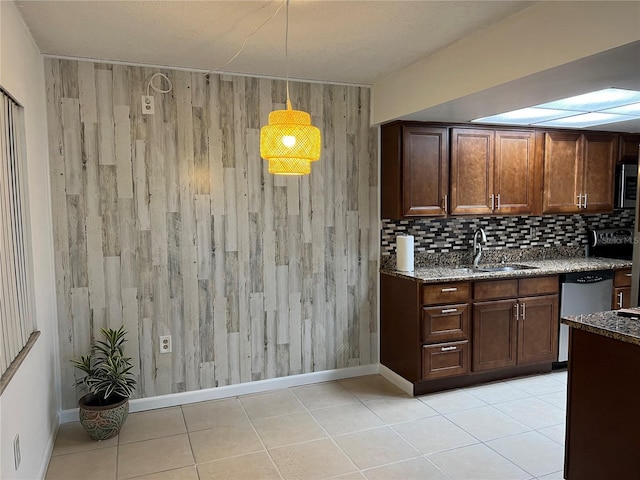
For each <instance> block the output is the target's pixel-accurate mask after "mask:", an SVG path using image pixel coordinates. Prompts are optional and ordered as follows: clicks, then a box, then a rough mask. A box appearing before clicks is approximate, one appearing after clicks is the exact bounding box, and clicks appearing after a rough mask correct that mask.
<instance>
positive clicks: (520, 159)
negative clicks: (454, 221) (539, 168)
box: [450, 128, 539, 215]
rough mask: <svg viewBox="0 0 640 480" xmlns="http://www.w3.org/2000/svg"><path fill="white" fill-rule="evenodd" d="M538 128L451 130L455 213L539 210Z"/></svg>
mask: <svg viewBox="0 0 640 480" xmlns="http://www.w3.org/2000/svg"><path fill="white" fill-rule="evenodd" d="M535 163H536V162H535V134H534V132H533V130H492V129H478V128H453V129H452V130H451V188H450V191H451V214H453V215H493V214H495V215H513V214H520V215H522V214H531V213H536V211H537V210H539V209H536V206H537V205H536V204H537V200H536V199H537V198H539V197H538V196H537V195H536V192H537V190H538V187H537V186H538V184H539V183H538V182H536V178H535V174H536V167H535Z"/></svg>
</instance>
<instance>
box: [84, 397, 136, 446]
mask: <svg viewBox="0 0 640 480" xmlns="http://www.w3.org/2000/svg"><path fill="white" fill-rule="evenodd" d="M78 407H79V408H80V423H81V424H82V426H83V427H84V429H85V431H86V432H87V433H88V434H89V436H90V437H91V438H93V439H94V440H106V439H108V438H111V437H115V436H116V435H117V434H118V433H119V432H120V428H122V425H123V424H124V421H125V420H126V419H127V415H128V414H129V399H128V398H123V399H122V400H120V401H119V402H117V403H113V404H111V405H98V402H97V401H96V400H95V396H94V395H92V394H87V395H85V396H84V397H82V398H81V399H80V400H78Z"/></svg>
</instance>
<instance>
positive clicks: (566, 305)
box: [558, 270, 613, 362]
mask: <svg viewBox="0 0 640 480" xmlns="http://www.w3.org/2000/svg"><path fill="white" fill-rule="evenodd" d="M561 283H562V289H561V293H560V295H561V296H560V316H561V317H566V316H567V315H580V314H581V313H595V312H605V311H608V310H611V296H612V295H613V270H597V271H593V272H578V273H567V274H564V275H562V276H561ZM558 339H559V340H558V342H559V343H558V362H566V361H567V360H568V359H569V327H567V326H566V325H563V324H560V335H558Z"/></svg>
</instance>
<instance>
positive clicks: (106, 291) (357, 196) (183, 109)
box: [46, 59, 380, 408]
mask: <svg viewBox="0 0 640 480" xmlns="http://www.w3.org/2000/svg"><path fill="white" fill-rule="evenodd" d="M157 71H160V70H158V69H150V68H141V67H133V66H123V65H111V64H101V63H91V62H76V61H70V60H59V59H47V60H46V87H47V101H48V122H49V143H50V150H51V154H50V161H51V183H52V195H53V199H52V200H53V218H54V229H55V232H54V236H55V238H54V241H55V250H56V259H55V261H56V286H57V300H58V319H59V334H60V355H61V359H60V361H61V365H62V376H63V378H62V381H63V399H64V404H63V408H73V407H74V406H75V402H76V399H77V392H75V391H73V389H72V388H70V387H69V385H71V384H72V383H73V377H74V374H75V372H74V370H73V368H71V366H70V365H69V359H71V358H74V357H78V356H79V355H81V354H84V353H86V352H87V349H88V346H89V345H90V343H91V341H92V340H93V339H94V338H95V337H96V335H97V334H98V332H99V329H100V328H101V327H104V326H110V327H116V326H118V325H120V324H122V323H124V324H125V326H126V328H127V329H128V331H129V337H128V338H129V342H128V343H127V345H126V348H127V352H128V353H129V354H130V355H131V356H132V357H133V359H134V362H135V368H136V374H137V375H138V379H139V388H138V391H137V396H138V397H149V396H154V395H161V394H166V393H172V392H182V391H191V390H197V389H202V388H209V387H216V386H222V385H229V384H235V383H240V382H249V381H255V380H261V379H267V378H274V377H282V376H287V375H294V374H299V373H305V372H313V371H321V370H327V369H336V368H343V367H347V366H354V365H364V364H369V363H375V362H377V361H378V359H377V347H376V345H377V330H376V328H377V327H376V311H377V277H378V275H377V271H378V261H379V256H380V253H379V241H378V235H379V232H378V223H377V219H378V218H379V215H378V185H377V176H378V174H377V151H376V149H377V133H376V129H372V128H370V127H369V95H370V90H369V89H367V88H360V87H348V86H336V85H322V84H308V83H300V82H292V83H291V97H292V98H291V100H292V103H293V105H294V108H299V109H303V110H306V111H309V112H311V115H312V123H313V124H314V125H316V126H318V127H319V128H320V129H321V131H322V135H323V149H322V157H321V159H320V161H319V162H316V163H314V164H313V166H312V173H311V175H310V176H307V177H300V178H289V177H275V176H272V175H270V174H269V173H268V172H267V165H266V162H264V161H263V160H262V159H261V158H260V155H259V130H260V127H261V126H262V125H264V124H265V123H266V122H267V116H268V114H269V112H270V111H271V110H273V109H277V108H284V100H285V88H284V87H285V85H284V82H283V81H280V80H268V79H258V78H252V77H241V76H226V75H223V76H219V75H211V76H209V77H205V76H204V75H203V74H201V73H192V72H184V71H172V70H162V72H163V73H166V74H168V75H169V76H170V77H171V79H172V81H173V85H174V87H173V91H172V92H171V93H169V94H160V93H155V92H153V90H152V93H153V95H154V98H155V115H143V114H142V105H141V95H144V94H146V90H147V89H146V86H147V82H148V80H149V79H150V77H151V75H153V73H155V72H157ZM160 335H172V337H173V353H171V354H160V353H159V336H160Z"/></svg>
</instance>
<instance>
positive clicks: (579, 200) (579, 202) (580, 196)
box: [578, 193, 582, 208]
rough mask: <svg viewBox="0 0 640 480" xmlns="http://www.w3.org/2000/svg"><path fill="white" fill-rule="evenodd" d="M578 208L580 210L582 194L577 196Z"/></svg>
mask: <svg viewBox="0 0 640 480" xmlns="http://www.w3.org/2000/svg"><path fill="white" fill-rule="evenodd" d="M578 208H582V194H581V193H579V194H578Z"/></svg>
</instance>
